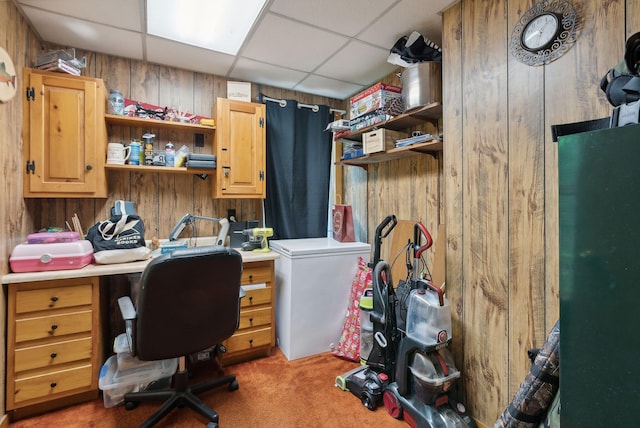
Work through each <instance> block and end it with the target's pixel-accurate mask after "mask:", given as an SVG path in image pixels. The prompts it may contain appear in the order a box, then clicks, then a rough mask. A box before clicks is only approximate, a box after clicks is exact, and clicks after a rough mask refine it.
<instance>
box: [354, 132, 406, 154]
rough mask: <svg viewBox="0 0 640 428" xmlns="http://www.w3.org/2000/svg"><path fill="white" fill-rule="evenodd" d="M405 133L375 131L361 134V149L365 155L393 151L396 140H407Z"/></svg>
mask: <svg viewBox="0 0 640 428" xmlns="http://www.w3.org/2000/svg"><path fill="white" fill-rule="evenodd" d="M407 136H408V134H407V133H406V132H400V131H392V130H390V129H384V128H380V129H376V130H375V131H370V132H367V133H364V134H362V148H363V149H364V153H365V154H369V153H377V152H384V151H385V150H389V149H393V148H394V147H395V143H396V140H400V139H402V138H407Z"/></svg>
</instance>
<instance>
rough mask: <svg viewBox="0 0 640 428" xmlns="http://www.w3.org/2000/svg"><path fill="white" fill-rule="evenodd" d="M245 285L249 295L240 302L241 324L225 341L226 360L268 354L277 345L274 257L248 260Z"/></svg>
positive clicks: (244, 278) (238, 359)
mask: <svg viewBox="0 0 640 428" xmlns="http://www.w3.org/2000/svg"><path fill="white" fill-rule="evenodd" d="M242 286H243V288H244V289H245V292H246V296H245V297H244V298H243V299H242V301H241V302H240V325H239V327H238V330H237V331H236V333H235V334H234V335H233V336H232V337H230V338H229V339H228V340H226V341H225V342H224V346H225V347H226V348H227V352H226V353H225V354H223V355H222V362H223V363H230V362H237V361H242V360H248V359H251V358H256V357H261V356H266V355H269V353H270V352H271V349H272V348H273V346H274V345H275V328H274V325H273V320H274V310H273V301H274V294H273V287H274V262H273V260H267V261H259V262H245V263H244V266H243V271H242Z"/></svg>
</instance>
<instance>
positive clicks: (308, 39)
mask: <svg viewBox="0 0 640 428" xmlns="http://www.w3.org/2000/svg"><path fill="white" fill-rule="evenodd" d="M347 41H348V39H347V38H346V37H343V36H339V35H336V34H334V33H330V32H327V31H323V30H319V29H317V28H314V27H311V26H308V25H305V24H301V23H299V22H295V21H291V20H289V19H285V18H281V17H279V16H276V15H273V14H268V15H266V16H265V17H264V19H263V20H262V22H261V23H260V25H259V26H258V28H257V29H256V30H255V32H254V33H253V34H252V35H251V38H250V40H249V41H248V42H247V44H246V47H245V48H244V49H243V50H242V51H241V52H240V54H241V56H242V57H245V58H249V59H254V60H258V61H261V62H266V63H270V64H274V65H279V66H282V67H287V68H293V69H296V70H300V71H312V70H313V69H314V68H316V67H317V66H318V65H320V64H322V62H323V61H324V60H325V59H326V58H328V57H329V56H330V55H332V54H333V53H334V52H336V51H337V50H338V49H339V48H340V47H342V46H343V45H344V44H346V42H347Z"/></svg>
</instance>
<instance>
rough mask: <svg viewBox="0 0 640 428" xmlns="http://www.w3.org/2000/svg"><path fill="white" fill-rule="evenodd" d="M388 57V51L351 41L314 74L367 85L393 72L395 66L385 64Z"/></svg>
mask: <svg viewBox="0 0 640 428" xmlns="http://www.w3.org/2000/svg"><path fill="white" fill-rule="evenodd" d="M388 56H389V50H388V49H381V48H377V47H374V46H371V45H368V44H366V43H362V42H358V41H353V42H350V43H349V44H348V45H347V46H345V47H344V49H341V50H340V51H339V52H338V53H337V54H336V55H335V56H333V57H332V58H331V59H329V60H328V61H327V62H326V63H324V64H322V65H321V66H320V67H318V68H317V69H316V70H315V71H314V74H320V75H322V76H327V77H331V78H334V79H339V80H344V81H347V82H352V83H357V84H360V85H369V84H371V83H372V82H374V81H375V80H377V79H380V78H382V77H384V76H386V75H387V74H390V73H393V72H394V71H395V69H396V66H394V65H392V64H389V63H388V62H387V57H388Z"/></svg>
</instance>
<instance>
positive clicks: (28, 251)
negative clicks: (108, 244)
mask: <svg viewBox="0 0 640 428" xmlns="http://www.w3.org/2000/svg"><path fill="white" fill-rule="evenodd" d="M92 261H93V246H92V245H91V242H89V241H87V240H86V239H81V240H78V241H74V242H58V243H53V244H18V245H16V247H15V248H14V249H13V251H12V252H11V256H10V257H9V264H10V266H11V270H12V271H13V272H41V271H49V270H62V269H80V268H82V267H85V266H86V265H88V264H89V263H91V262H92Z"/></svg>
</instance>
